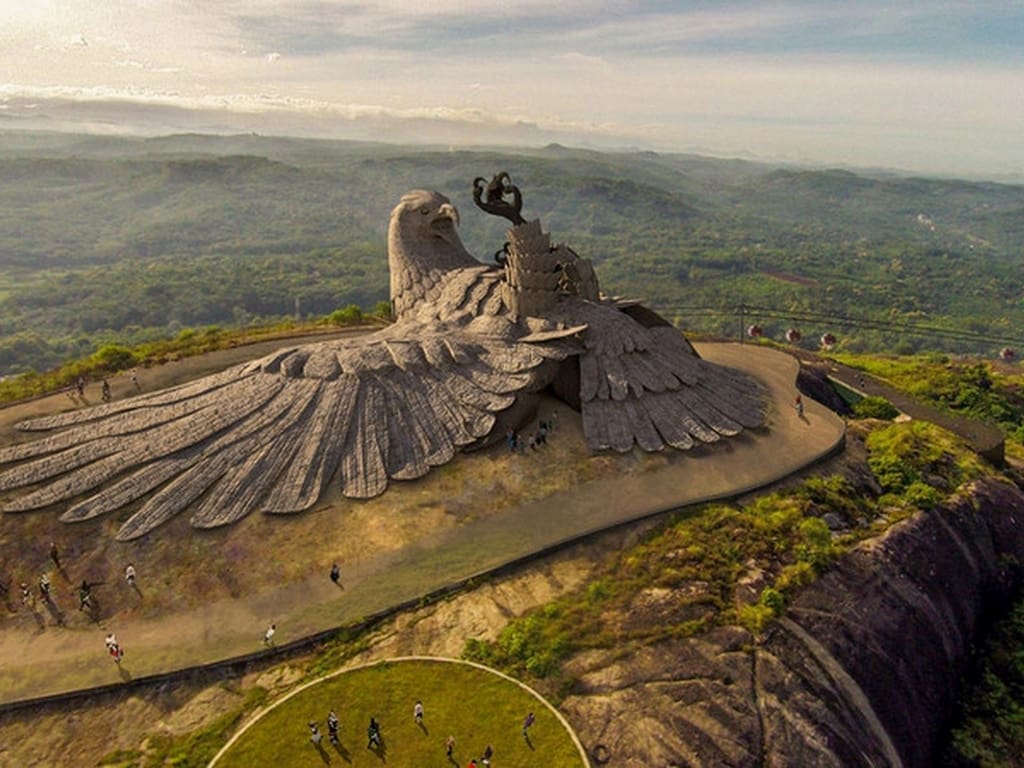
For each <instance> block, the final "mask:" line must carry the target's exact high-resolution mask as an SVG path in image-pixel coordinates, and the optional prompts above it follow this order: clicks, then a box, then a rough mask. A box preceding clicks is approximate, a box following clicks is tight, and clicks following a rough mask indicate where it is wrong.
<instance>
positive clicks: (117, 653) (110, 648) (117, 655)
mask: <svg viewBox="0 0 1024 768" xmlns="http://www.w3.org/2000/svg"><path fill="white" fill-rule="evenodd" d="M104 642H105V643H106V645H107V653H109V654H110V658H112V659H113V660H114V663H115V664H120V663H121V659H122V658H123V657H124V648H122V647H121V644H120V643H118V642H117V638H116V637H115V636H114V633H113V632H111V633H110V634H109V635H107V637H106V640H105V641H104Z"/></svg>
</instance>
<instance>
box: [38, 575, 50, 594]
mask: <svg viewBox="0 0 1024 768" xmlns="http://www.w3.org/2000/svg"><path fill="white" fill-rule="evenodd" d="M39 595H40V597H42V598H43V600H49V599H50V577H49V576H48V575H47V574H45V573H44V574H43V575H42V576H40V577H39Z"/></svg>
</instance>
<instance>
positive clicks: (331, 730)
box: [309, 709, 373, 748]
mask: <svg viewBox="0 0 1024 768" xmlns="http://www.w3.org/2000/svg"><path fill="white" fill-rule="evenodd" d="M370 722H371V723H372V722H373V720H372V719H371V720H370ZM340 728H341V722H340V721H339V720H338V713H337V712H335V711H334V710H333V709H332V710H331V711H330V712H328V713H327V738H328V739H329V740H330V742H331V744H337V743H338V730H339V729H340ZM322 738H323V734H322V733H320V726H319V725H318V724H317V722H316V720H310V721H309V740H310V741H311V742H312V743H313V746H315V747H317V748H319V746H320V740H321V739H322Z"/></svg>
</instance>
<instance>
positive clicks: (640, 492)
mask: <svg viewBox="0 0 1024 768" xmlns="http://www.w3.org/2000/svg"><path fill="white" fill-rule="evenodd" d="M696 346H697V347H698V350H699V351H700V353H701V354H702V355H703V356H704V357H705V358H707V359H709V360H712V361H714V362H716V363H719V364H721V365H727V366H730V367H733V368H737V369H741V370H746V371H748V372H750V373H751V374H753V375H755V376H756V377H757V378H758V379H760V380H761V381H762V382H763V383H764V385H765V386H766V387H767V389H768V392H769V395H770V398H771V404H770V407H769V411H768V417H767V421H766V425H765V427H763V428H761V429H758V430H754V431H750V432H748V433H745V434H743V435H740V436H738V437H736V438H731V439H729V440H724V441H722V442H720V443H718V444H716V445H713V446H708V447H704V448H700V449H696V450H694V451H691V452H689V453H688V454H685V455H684V456H685V460H680V461H670V462H666V463H665V466H663V467H662V468H660V469H657V470H652V471H650V472H645V473H640V474H637V475H631V476H628V477H618V476H614V477H607V478H601V479H598V480H594V481H591V482H589V483H586V484H585V485H582V486H578V487H577V488H575V489H574V490H572V491H567V492H559V493H555V494H552V495H550V496H548V497H546V498H545V499H544V500H543V501H541V502H536V503H530V504H524V505H522V506H519V507H515V508H512V509H511V510H509V511H507V512H504V513H502V514H499V515H494V516H491V517H485V518H482V519H479V520H474V521H471V522H467V523H465V524H463V525H460V526H459V527H457V528H455V529H453V530H450V531H447V532H445V533H441V534H437V535H432V536H430V537H429V538H428V539H426V540H420V541H417V542H416V543H415V544H413V545H411V546H408V547H406V548H405V549H403V550H401V551H399V552H398V553H396V554H390V555H381V556H379V557H375V558H370V559H368V560H367V561H366V562H364V563H361V564H360V566H359V568H358V569H357V570H355V571H346V575H345V586H346V589H345V591H344V592H340V593H339V590H337V589H336V588H334V585H332V584H330V583H326V584H325V583H324V582H327V579H324V578H322V577H320V578H318V579H317V580H316V581H312V580H309V581H305V582H301V583H290V584H284V585H280V586H278V587H276V588H274V589H273V590H270V591H268V592H263V593H259V594H251V595H249V594H247V595H244V596H241V597H238V598H235V599H226V600H221V601H218V602H216V603H213V604H210V605H206V606H202V607H200V608H197V609H194V610H192V611H189V612H188V613H187V614H186V615H178V614H169V615H165V616H161V617H159V618H155V619H131V618H126V619H125V620H124V621H119V622H118V625H117V634H118V637H119V639H120V640H122V642H123V643H124V645H125V647H126V648H127V649H128V655H127V656H126V658H125V661H124V663H123V669H121V670H117V671H115V670H114V669H113V667H114V665H113V664H111V663H110V660H109V659H107V658H106V657H105V656H104V654H103V653H102V646H101V645H100V644H99V642H100V640H101V639H102V634H103V633H102V632H101V631H100V630H98V629H96V630H91V631H71V630H68V631H64V632H61V633H46V634H45V635H43V636H39V635H37V634H34V633H32V632H31V631H28V630H27V629H24V630H23V629H19V628H11V629H10V630H8V631H5V632H4V634H3V636H2V637H0V660H2V662H3V664H2V666H3V670H2V672H0V708H2V707H3V706H4V705H5V704H6V705H14V706H18V703H17V702H19V701H20V702H22V703H24V700H27V699H37V698H38V697H47V698H51V700H52V697H54V696H55V695H58V696H59V695H61V694H65V693H71V692H74V691H79V692H80V691H83V690H85V689H91V688H94V687H98V686H109V685H110V684H112V683H113V684H116V683H117V682H118V679H119V678H118V677H117V675H118V672H120V673H121V676H122V678H125V679H129V678H134V679H135V680H136V681H139V682H141V680H140V678H147V677H150V676H159V677H161V678H162V679H167V677H168V673H171V674H172V675H173V673H174V672H175V671H176V670H182V671H183V674H193V673H194V672H195V671H196V668H197V666H200V665H206V664H219V665H220V666H221V667H225V666H230V665H231V664H232V663H233V662H232V661H231V660H233V659H234V660H236V661H237V662H239V663H242V662H244V660H245V658H246V657H247V655H248V658H252V657H253V656H254V655H256V654H252V652H253V651H254V650H256V649H258V648H259V642H258V638H255V637H254V628H257V629H256V632H257V633H258V632H261V631H262V630H261V629H260V627H261V626H262V623H263V618H262V617H265V616H267V615H273V616H276V617H277V623H278V626H279V630H278V636H277V639H278V640H281V641H282V642H283V643H285V645H284V646H282V650H285V649H286V648H288V647H295V646H299V645H303V646H304V641H303V638H310V637H312V636H316V635H318V634H320V633H324V632H327V631H329V630H331V629H332V628H335V627H339V626H344V625H349V624H353V623H358V622H360V621H361V620H365V618H366V617H368V616H373V615H380V614H381V613H383V612H386V611H389V610H390V609H392V608H393V607H395V606H401V605H406V604H409V603H410V602H415V601H418V600H420V599H422V598H423V597H424V596H426V595H430V594H434V593H437V592H439V591H443V590H445V589H446V588H448V587H450V586H451V585H453V584H458V583H461V582H465V581H466V580H469V579H472V578H474V577H478V576H482V575H486V574H488V573H492V572H494V571H495V570H497V569H500V568H503V567H507V566H508V564H510V563H513V562H517V561H523V560H524V559H526V558H530V557H533V556H536V554H537V553H542V552H546V551H551V550H552V549H554V548H557V547H559V546H562V545H564V544H567V543H569V542H572V541H575V540H578V539H580V538H583V537H585V536H588V535H590V534H592V533H595V532H598V531H602V530H606V529H608V528H611V527H615V526H618V525H622V524H625V523H628V522H632V521H635V520H639V519H642V518H645V517H650V516H653V515H657V514H661V513H663V512H665V511H668V510H672V509H677V508H679V507H684V506H689V505H693V504H699V503H702V502H706V501H711V500H717V499H724V498H732V497H736V496H739V495H742V494H744V493H747V492H749V491H752V490H755V489H758V488H762V487H764V486H767V485H770V484H772V483H774V482H776V481H778V480H780V479H782V478H784V477H786V476H788V475H791V474H792V473H794V472H796V471H798V470H800V469H802V468H804V467H806V466H808V465H810V464H813V463H815V462H817V461H819V460H820V459H822V458H824V457H826V456H828V455H830V454H832V453H833V452H834V451H836V450H837V449H838V448H839V447H840V446H841V445H842V443H843V439H844V435H845V424H844V422H843V421H842V419H840V418H839V417H837V416H836V415H835V414H834V413H832V412H831V411H829V410H828V409H826V408H825V407H824V406H821V405H820V404H818V403H816V402H814V401H812V400H809V399H807V400H805V410H804V413H803V414H802V415H798V414H797V412H796V410H795V408H794V407H793V402H794V397H795V393H796V389H795V381H796V376H797V372H798V365H799V363H798V361H797V360H796V359H795V358H793V357H792V356H791V355H789V354H786V353H783V352H778V351H775V350H772V349H767V348H761V347H755V346H753V345H739V344H698V345H696ZM288 641H292V642H288Z"/></svg>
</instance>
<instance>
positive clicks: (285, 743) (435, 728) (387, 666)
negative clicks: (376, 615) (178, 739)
mask: <svg viewBox="0 0 1024 768" xmlns="http://www.w3.org/2000/svg"><path fill="white" fill-rule="evenodd" d="M417 700H419V701H422V702H423V711H424V714H423V723H422V725H419V724H417V723H416V721H415V720H414V718H413V707H414V706H415V704H416V701H417ZM332 709H333V710H334V711H335V712H336V713H337V715H338V719H339V720H340V721H341V728H340V731H339V733H340V738H339V742H340V743H339V744H338V745H334V744H331V743H330V741H329V740H328V738H327V724H326V720H327V713H328V712H329V711H330V710H332ZM529 712H533V713H534V716H535V722H534V723H533V725H532V727H531V728H530V729H529V731H528V738H524V737H523V721H524V719H525V718H526V716H527V714H528V713H529ZM371 717H373V718H375V719H376V721H377V722H378V723H379V725H380V735H381V746H380V748H379V749H370V748H368V747H367V741H368V739H367V726H368V725H369V723H370V718H371ZM311 721H316V722H317V725H318V727H319V730H320V732H321V733H322V734H323V739H322V740H321V742H320V744H319V745H318V746H317V745H314V744H313V743H312V742H311V740H310V729H309V723H310V722H311ZM449 736H454V737H455V748H454V750H453V752H452V760H448V758H447V757H446V756H445V743H446V742H447V740H448V737H449ZM487 745H490V746H491V747H492V749H493V751H494V756H493V758H492V760H491V765H492V766H495V767H497V768H517V767H518V766H522V767H523V768H525V767H526V766H537V765H557V766H559V767H560V768H585V766H586V765H587V763H586V762H585V759H584V757H583V756H582V755H581V753H580V749H579V747H578V746H577V744H576V741H575V740H574V738H573V736H572V734H571V733H570V732H569V730H568V729H567V727H566V725H565V724H564V722H563V721H562V720H561V719H560V718H559V717H558V716H557V715H556V713H555V711H554V710H553V709H551V708H550V707H549V706H548V705H547V704H546V703H545V702H544V701H543V700H542V699H540V698H539V697H538V696H537V695H536V694H535V693H533V692H532V691H530V690H529V689H527V688H524V687H522V686H520V685H519V684H517V683H516V682H515V681H512V680H510V679H508V678H506V677H503V676H502V675H499V674H497V673H495V672H492V671H490V670H487V669H485V668H483V667H479V666H476V665H471V664H464V663H461V662H455V661H446V660H443V659H405V660H396V661H386V662H380V663H377V664H373V665H371V666H367V667H360V668H358V669H354V670H350V671H345V672H341V673H338V674H336V675H333V676H331V677H329V678H327V679H325V680H321V681H318V682H316V683H314V684H312V685H309V686H307V687H304V688H300V689H299V690H297V691H295V692H294V693H292V694H290V695H289V696H287V697H285V698H284V699H282V700H281V701H280V702H279V703H277V704H275V705H272V707H271V709H269V710H267V711H266V712H265V713H263V714H261V715H259V716H258V717H257V718H256V719H255V720H254V721H252V722H251V723H249V725H248V726H246V728H245V729H244V730H243V731H242V732H241V733H240V734H239V735H238V736H237V737H236V739H235V740H234V741H233V742H231V743H229V744H228V745H227V747H225V749H224V750H223V751H222V752H221V753H220V754H219V755H218V756H217V757H216V758H214V761H213V762H212V763H211V765H216V766H217V768H233V767H237V768H251V766H256V765H273V766H276V767H279V768H288V767H289V766H325V765H336V766H344V767H345V768H360V767H369V766H373V768H382V766H399V767H401V766H413V767H416V766H429V765H437V766H445V765H447V766H459V767H461V766H465V765H467V764H468V763H469V761H470V760H471V759H473V758H476V759H477V761H478V762H479V761H480V757H481V755H482V754H483V752H484V749H485V748H486V747H487ZM480 766H481V768H483V764H482V763H480Z"/></svg>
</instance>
